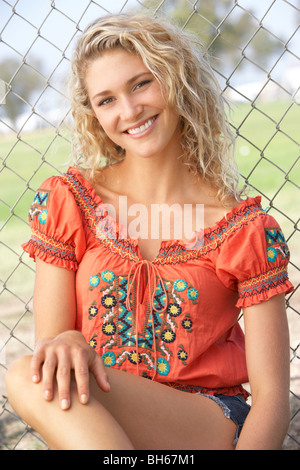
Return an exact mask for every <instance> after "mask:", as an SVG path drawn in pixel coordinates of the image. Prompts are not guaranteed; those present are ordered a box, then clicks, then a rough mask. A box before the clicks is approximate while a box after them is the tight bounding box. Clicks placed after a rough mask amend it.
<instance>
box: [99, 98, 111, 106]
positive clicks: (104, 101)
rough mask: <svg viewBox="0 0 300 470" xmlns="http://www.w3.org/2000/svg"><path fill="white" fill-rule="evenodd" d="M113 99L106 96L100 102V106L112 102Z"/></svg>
mask: <svg viewBox="0 0 300 470" xmlns="http://www.w3.org/2000/svg"><path fill="white" fill-rule="evenodd" d="M112 100H113V99H112V98H105V100H102V101H100V103H98V106H105V105H106V104H110V103H111V102H112Z"/></svg>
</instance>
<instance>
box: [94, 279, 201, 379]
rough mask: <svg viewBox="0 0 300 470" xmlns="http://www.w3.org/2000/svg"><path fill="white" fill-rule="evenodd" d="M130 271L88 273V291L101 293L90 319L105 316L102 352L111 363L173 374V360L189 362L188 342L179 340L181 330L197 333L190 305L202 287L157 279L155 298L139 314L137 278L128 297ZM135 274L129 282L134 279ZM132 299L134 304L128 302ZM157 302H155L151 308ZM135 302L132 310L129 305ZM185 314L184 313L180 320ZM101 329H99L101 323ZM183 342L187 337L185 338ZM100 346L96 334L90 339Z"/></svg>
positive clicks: (107, 362)
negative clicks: (125, 272) (188, 308)
mask: <svg viewBox="0 0 300 470" xmlns="http://www.w3.org/2000/svg"><path fill="white" fill-rule="evenodd" d="M128 277H129V276H122V275H117V274H116V273H115V272H113V271H112V270H105V271H103V272H101V273H96V274H94V275H92V276H91V277H90V278H89V290H91V291H92V290H94V289H97V291H100V293H101V294H102V296H101V300H100V303H98V304H96V302H95V301H94V302H92V304H91V306H90V307H89V309H88V318H89V319H90V320H91V321H93V320H95V319H96V317H97V318H99V315H100V318H101V327H100V330H101V331H100V333H101V344H100V345H99V346H100V348H101V354H102V357H103V360H104V364H105V365H106V366H107V367H112V366H118V367H120V366H122V365H123V364H124V365H125V363H126V361H129V363H130V364H133V365H136V366H139V365H143V366H144V369H143V370H142V374H146V375H148V374H147V372H146V371H147V370H149V371H150V370H152V372H153V371H155V369H156V372H157V373H158V374H160V375H164V376H165V375H168V374H169V372H170V368H171V367H172V364H173V363H174V364H175V362H176V361H178V360H179V361H181V363H182V364H183V365H187V360H188V352H187V350H186V349H187V348H188V343H187V344H186V345H183V344H180V345H176V337H177V330H178V329H182V330H183V331H186V332H187V333H192V331H193V329H192V324H193V323H192V320H191V318H190V314H189V313H188V312H187V311H185V312H184V313H183V311H184V310H186V306H187V305H188V303H189V302H191V303H192V304H196V303H197V301H198V298H199V292H198V291H197V289H195V288H194V287H193V286H192V285H190V284H189V283H188V282H187V281H186V280H184V279H177V280H175V281H174V282H172V281H169V280H166V279H159V280H158V279H157V278H156V281H155V285H154V292H153V302H152V304H151V302H148V303H147V306H146V310H144V311H143V317H142V318H141V317H140V315H141V314H139V317H137V303H136V302H137V300H136V299H137V296H136V290H137V284H136V282H135V280H133V284H132V295H130V297H129V298H127V297H128V296H129V294H128V292H129V291H128V288H129V280H128ZM132 279H133V277H132V278H130V282H132ZM128 300H129V304H128ZM151 305H153V307H151ZM129 307H130V309H129ZM183 315H184V317H183ZM181 317H183V318H182V319H181V320H179V322H178V319H180V318H181ZM97 333H98V334H99V328H98V327H97ZM181 342H182V339H181ZM90 344H91V345H92V347H96V346H95V345H96V344H97V335H96V334H95V335H94V336H93V337H92V339H91V340H90Z"/></svg>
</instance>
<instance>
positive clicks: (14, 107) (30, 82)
mask: <svg viewBox="0 0 300 470" xmlns="http://www.w3.org/2000/svg"><path fill="white" fill-rule="evenodd" d="M35 69H37V70H40V69H41V66H40V64H39V63H38V62H37V60H35V63H34V68H33V67H30V66H28V65H27V64H21V63H20V62H19V61H17V60H16V59H13V58H7V59H5V60H3V61H2V62H1V63H0V79H1V80H2V82H4V85H5V88H6V90H7V94H6V97H5V103H4V104H2V105H1V106H0V112H1V114H4V115H6V116H7V117H8V118H9V120H10V121H11V122H12V124H15V122H16V119H17V117H18V116H19V115H20V114H21V113H22V112H23V110H24V109H25V108H26V106H28V105H29V106H30V98H31V97H32V95H33V93H34V91H36V90H37V89H38V88H40V87H41V86H42V83H43V79H42V77H41V75H40V74H39V73H38V72H36V71H35Z"/></svg>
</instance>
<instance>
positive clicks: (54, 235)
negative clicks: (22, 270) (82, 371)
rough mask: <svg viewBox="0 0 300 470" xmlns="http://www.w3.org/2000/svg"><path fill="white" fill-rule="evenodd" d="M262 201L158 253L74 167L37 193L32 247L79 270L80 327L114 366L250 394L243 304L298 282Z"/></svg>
mask: <svg viewBox="0 0 300 470" xmlns="http://www.w3.org/2000/svg"><path fill="white" fill-rule="evenodd" d="M260 200H261V198H260V197H255V198H252V199H247V200H245V201H243V202H242V203H241V204H240V205H239V206H238V207H236V208H234V209H233V210H232V211H230V212H229V213H228V214H227V215H226V217H224V218H223V219H222V220H221V221H220V222H218V223H216V224H215V225H214V226H213V227H211V228H206V229H204V239H203V240H202V242H201V243H200V244H199V243H197V241H195V244H194V245H193V247H190V246H189V247H188V248H187V247H186V245H185V244H184V243H183V242H182V241H180V240H168V241H162V242H161V246H160V250H159V253H158V254H157V256H156V257H155V259H154V260H153V261H152V262H149V261H146V260H143V259H142V256H141V253H140V250H139V244H138V239H130V238H125V237H124V236H123V235H122V233H121V232H122V230H121V226H119V225H118V224H117V223H116V222H115V221H114V220H113V219H112V218H111V217H110V216H109V215H108V213H107V211H106V207H105V204H104V203H103V202H102V200H101V198H100V197H99V196H98V195H97V194H96V192H95V190H94V189H93V187H92V186H91V185H90V183H89V182H88V181H87V180H86V179H85V178H84V177H83V176H82V175H81V173H80V171H79V170H78V169H76V168H74V167H70V168H69V170H68V172H67V173H66V174H64V175H61V176H55V177H51V178H49V179H47V180H46V181H45V182H44V183H43V184H42V186H41V187H40V188H39V190H38V191H37V192H36V194H35V197H34V200H33V204H32V206H31V208H30V211H29V220H30V225H31V230H32V233H31V238H30V240H29V241H28V242H27V243H25V244H24V245H23V248H24V250H25V251H26V252H28V253H29V255H30V256H31V257H33V258H35V257H39V258H41V259H42V260H43V261H45V262H47V263H52V264H54V265H56V266H60V267H63V268H66V269H71V270H74V271H76V299H77V319H76V329H78V330H79V331H81V332H82V333H83V335H84V337H85V339H86V341H87V342H88V343H89V344H90V345H91V346H92V347H93V348H94V349H95V351H96V352H97V353H98V354H100V356H102V358H103V361H104V364H105V366H107V367H113V368H116V369H120V370H123V371H127V372H129V373H133V374H138V375H140V376H143V377H146V378H150V379H154V380H156V381H158V382H161V383H165V384H166V385H170V386H173V387H175V388H178V389H182V390H185V391H189V392H198V391H199V392H201V393H204V394H205V393H210V394H218V393H223V394H228V395H235V394H243V395H244V396H245V397H247V392H246V391H245V390H244V388H243V387H242V385H241V384H243V383H246V382H247V381H248V376H247V368H246V360H245V345H244V334H243V332H242V329H241V327H240V325H239V323H238V318H239V315H240V310H241V309H242V308H243V307H248V306H250V305H253V304H257V303H259V302H263V301H266V300H268V299H270V298H271V297H272V296H274V295H277V294H280V293H286V294H287V293H289V292H291V291H292V290H293V286H292V284H291V283H290V281H289V280H288V274H287V265H288V261H289V251H288V248H287V244H286V242H285V239H284V236H283V233H282V231H281V229H280V227H279V226H278V224H277V222H276V221H275V220H274V218H273V217H271V216H270V215H268V214H267V213H266V212H264V211H263V209H262V208H261V205H260ZM146 271H147V274H148V275H147V278H148V283H147V285H146V281H145V278H146V276H145V272H146Z"/></svg>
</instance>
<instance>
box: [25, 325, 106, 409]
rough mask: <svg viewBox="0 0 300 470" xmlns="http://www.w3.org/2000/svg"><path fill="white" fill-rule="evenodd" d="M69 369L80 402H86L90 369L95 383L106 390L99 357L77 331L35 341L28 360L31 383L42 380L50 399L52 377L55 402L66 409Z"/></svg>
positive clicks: (44, 390) (68, 404)
mask: <svg viewBox="0 0 300 470" xmlns="http://www.w3.org/2000/svg"><path fill="white" fill-rule="evenodd" d="M72 370H74V374H75V381H76V384H77V390H78V396H79V400H80V402H81V403H82V404H86V403H87V402H88V399H89V375H90V373H92V374H93V375H94V376H95V378H96V381H97V383H98V385H99V387H100V388H101V389H102V390H103V391H105V392H109V390H110V386H109V383H108V378H107V374H106V371H105V366H104V364H103V361H102V359H101V357H100V356H99V355H98V354H97V353H96V352H95V351H94V350H93V349H92V348H91V346H90V345H89V344H88V343H87V342H86V340H85V338H84V337H83V335H82V334H81V333H80V332H79V331H75V330H71V331H65V332H63V333H60V334H59V335H58V336H56V337H55V338H53V339H49V340H45V341H42V342H40V343H38V344H37V346H36V348H35V351H34V354H33V357H32V361H31V377H32V380H33V382H35V383H39V382H40V381H41V380H42V384H43V396H44V398H45V399H46V400H49V401H50V400H52V399H53V396H54V380H55V377H56V381H57V388H58V397H59V403H60V405H61V408H62V409H63V410H67V409H68V408H69V407H70V404H71V400H70V385H71V371H72Z"/></svg>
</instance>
